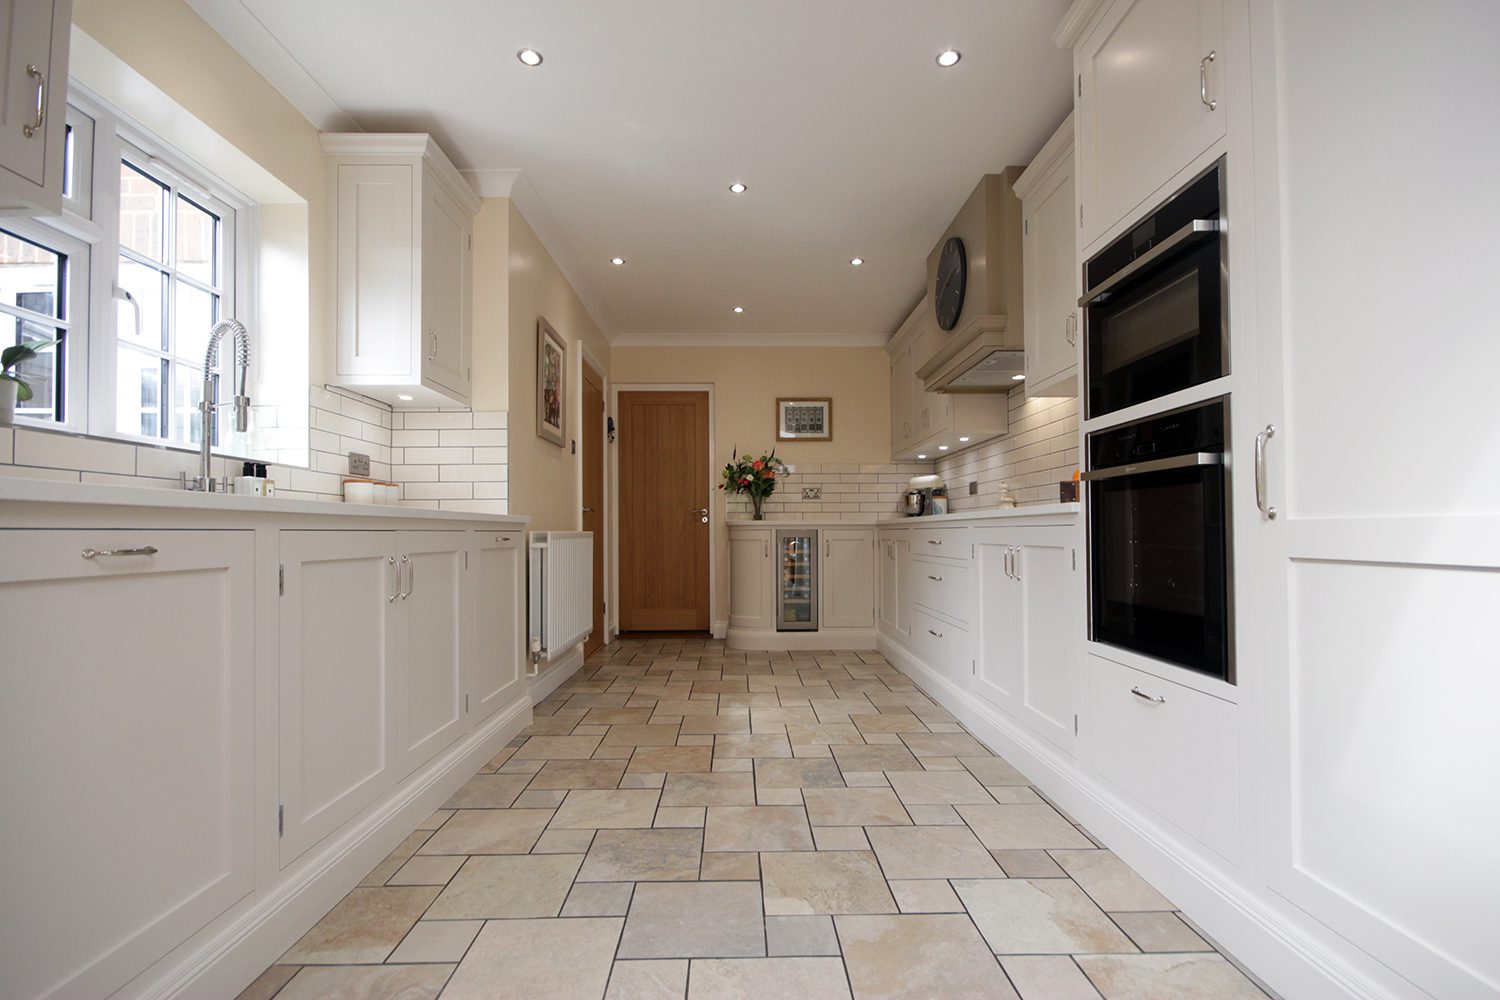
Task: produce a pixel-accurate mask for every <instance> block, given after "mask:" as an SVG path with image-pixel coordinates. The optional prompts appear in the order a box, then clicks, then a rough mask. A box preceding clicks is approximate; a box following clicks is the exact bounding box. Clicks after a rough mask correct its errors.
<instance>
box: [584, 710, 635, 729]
mask: <svg viewBox="0 0 1500 1000" xmlns="http://www.w3.org/2000/svg"><path fill="white" fill-rule="evenodd" d="M650 721H651V709H649V708H591V709H589V711H588V714H587V715H585V716H584V717H583V724H584V725H585V726H644V725H646V724H647V723H648V722H650Z"/></svg>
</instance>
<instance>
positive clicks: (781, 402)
mask: <svg viewBox="0 0 1500 1000" xmlns="http://www.w3.org/2000/svg"><path fill="white" fill-rule="evenodd" d="M776 440H778V441H832V440H833V400H832V399H828V398H822V399H819V398H812V399H806V398H803V399H778V400H776Z"/></svg>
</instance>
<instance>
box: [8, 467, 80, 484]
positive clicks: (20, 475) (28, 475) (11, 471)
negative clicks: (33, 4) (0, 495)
mask: <svg viewBox="0 0 1500 1000" xmlns="http://www.w3.org/2000/svg"><path fill="white" fill-rule="evenodd" d="M82 475H83V474H82V473H80V472H79V471H78V470H77V469H48V468H42V467H39V466H28V465H0V476H7V477H9V478H11V479H53V480H56V481H57V482H60V483H76V482H80V481H81V477H82Z"/></svg>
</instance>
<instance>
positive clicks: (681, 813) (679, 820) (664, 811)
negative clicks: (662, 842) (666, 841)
mask: <svg viewBox="0 0 1500 1000" xmlns="http://www.w3.org/2000/svg"><path fill="white" fill-rule="evenodd" d="M704 811H705V810H704V807H703V806H660V807H658V808H657V810H656V821H655V822H654V823H652V824H651V825H652V826H656V827H674V826H696V827H701V826H702V825H703V821H704V815H703V814H704Z"/></svg>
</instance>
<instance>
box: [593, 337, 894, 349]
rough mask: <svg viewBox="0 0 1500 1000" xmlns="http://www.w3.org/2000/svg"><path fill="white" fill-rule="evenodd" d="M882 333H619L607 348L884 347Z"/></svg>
mask: <svg viewBox="0 0 1500 1000" xmlns="http://www.w3.org/2000/svg"><path fill="white" fill-rule="evenodd" d="M887 339H889V338H887V337H886V335H885V334H883V333H851V334H836V333H820V334H791V333H781V334H753V333H732V334H714V333H621V334H617V335H616V336H615V337H614V338H613V339H612V340H611V341H610V346H611V347H783V348H784V347H884V346H885V343H886V340H887Z"/></svg>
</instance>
